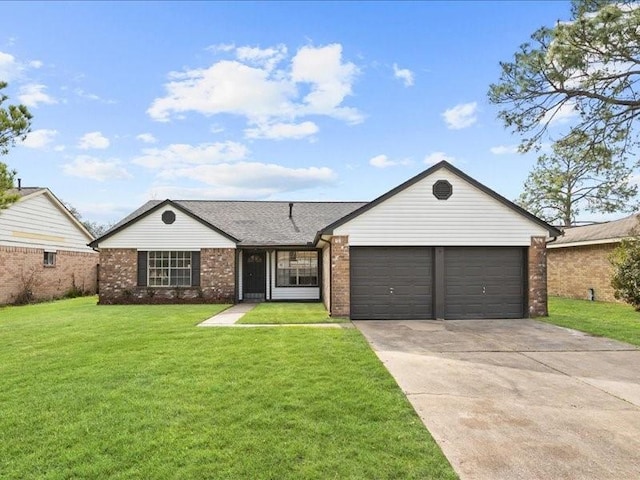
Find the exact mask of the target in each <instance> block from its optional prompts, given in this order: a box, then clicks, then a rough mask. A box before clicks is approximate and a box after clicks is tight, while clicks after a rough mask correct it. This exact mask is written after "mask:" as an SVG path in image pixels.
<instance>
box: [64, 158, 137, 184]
mask: <svg viewBox="0 0 640 480" xmlns="http://www.w3.org/2000/svg"><path fill="white" fill-rule="evenodd" d="M62 170H63V172H64V173H65V175H70V176H73V177H81V178H89V179H91V180H97V181H99V182H103V181H105V180H117V179H126V178H131V174H130V173H129V172H128V171H127V169H126V168H124V167H123V166H122V162H120V161H119V160H108V161H105V160H100V159H98V158H95V157H90V156H88V155H79V156H77V157H76V158H75V160H74V161H73V162H71V163H67V164H64V165H62Z"/></svg>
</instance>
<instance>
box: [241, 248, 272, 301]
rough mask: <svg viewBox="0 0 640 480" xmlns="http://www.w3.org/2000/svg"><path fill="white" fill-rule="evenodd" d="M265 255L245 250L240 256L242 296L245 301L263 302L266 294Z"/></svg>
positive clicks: (256, 251) (261, 252) (260, 252)
mask: <svg viewBox="0 0 640 480" xmlns="http://www.w3.org/2000/svg"><path fill="white" fill-rule="evenodd" d="M266 271H267V270H266V254H265V252H264V251H258V250H245V251H244V252H243V254H242V294H243V298H244V299H245V300H264V299H265V293H266Z"/></svg>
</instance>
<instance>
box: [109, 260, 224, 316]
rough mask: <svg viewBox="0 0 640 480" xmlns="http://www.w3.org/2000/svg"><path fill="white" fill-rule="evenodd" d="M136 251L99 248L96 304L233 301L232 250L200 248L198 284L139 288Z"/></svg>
mask: <svg viewBox="0 0 640 480" xmlns="http://www.w3.org/2000/svg"><path fill="white" fill-rule="evenodd" d="M137 264H138V252H137V251H136V250H135V249H127V248H105V249H102V250H101V251H100V303H102V304H115V303H233V302H234V299H235V250H234V249H232V248H203V249H202V250H201V251H200V286H199V287H180V288H171V287H139V286H138V285H137V282H138V272H137Z"/></svg>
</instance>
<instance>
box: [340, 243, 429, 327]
mask: <svg viewBox="0 0 640 480" xmlns="http://www.w3.org/2000/svg"><path fill="white" fill-rule="evenodd" d="M350 262H351V272H352V273H351V318H353V319H356V320H357V319H361V320H362V319H382V320H384V319H389V320H393V319H407V320H410V319H425V318H432V317H433V314H432V303H433V300H432V290H433V283H432V269H433V249H431V248H425V247H351V248H350Z"/></svg>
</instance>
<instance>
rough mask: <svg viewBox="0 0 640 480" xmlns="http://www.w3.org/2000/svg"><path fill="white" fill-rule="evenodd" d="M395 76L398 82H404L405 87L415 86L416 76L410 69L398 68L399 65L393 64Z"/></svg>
mask: <svg viewBox="0 0 640 480" xmlns="http://www.w3.org/2000/svg"><path fill="white" fill-rule="evenodd" d="M393 76H394V77H396V78H397V79H398V80H402V83H404V86H405V87H411V86H413V82H414V76H413V72H412V71H411V70H409V69H408V68H398V65H397V64H395V63H394V64H393Z"/></svg>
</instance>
